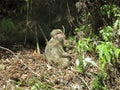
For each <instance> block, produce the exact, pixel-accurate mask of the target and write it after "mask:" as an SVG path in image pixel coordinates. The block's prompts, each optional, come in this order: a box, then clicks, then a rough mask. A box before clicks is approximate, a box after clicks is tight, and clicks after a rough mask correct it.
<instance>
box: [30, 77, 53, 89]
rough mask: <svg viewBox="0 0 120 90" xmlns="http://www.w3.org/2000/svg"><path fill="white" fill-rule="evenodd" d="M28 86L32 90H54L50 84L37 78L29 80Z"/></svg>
mask: <svg viewBox="0 0 120 90" xmlns="http://www.w3.org/2000/svg"><path fill="white" fill-rule="evenodd" d="M28 85H30V86H31V90H54V89H53V88H52V87H51V86H50V85H49V84H47V83H42V82H41V81H40V80H38V79H37V78H36V77H32V78H30V79H29V80H28Z"/></svg>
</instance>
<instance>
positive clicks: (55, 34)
mask: <svg viewBox="0 0 120 90" xmlns="http://www.w3.org/2000/svg"><path fill="white" fill-rule="evenodd" d="M50 35H51V37H52V38H54V39H57V40H59V41H63V40H64V38H65V35H64V34H63V32H62V30H61V29H53V31H52V32H51V34H50Z"/></svg>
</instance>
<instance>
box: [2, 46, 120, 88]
mask: <svg viewBox="0 0 120 90" xmlns="http://www.w3.org/2000/svg"><path fill="white" fill-rule="evenodd" d="M11 50H12V51H13V52H14V54H15V55H16V56H14V55H12V54H11V53H10V52H9V51H8V50H3V49H0V90H52V89H55V90H91V88H92V86H91V83H92V81H94V79H95V78H94V77H93V76H92V75H91V73H94V74H97V72H98V68H96V67H93V66H89V67H88V68H87V69H86V70H85V72H84V73H79V72H78V71H77V70H76V69H75V65H74V62H75V60H72V63H73V64H71V66H70V67H68V68H66V69H58V68H55V67H52V66H50V65H48V64H47V63H46V60H45V56H44V53H42V54H37V53H36V51H35V50H34V49H30V48H28V49H25V48H19V49H18V48H17V49H11ZM43 52H44V51H43ZM119 70H120V69H119ZM112 71H113V72H114V71H115V69H113V70H112ZM115 73H117V74H115ZM115 73H113V75H112V74H111V75H112V76H111V75H110V78H113V79H110V78H108V79H109V80H108V85H113V87H112V88H116V90H120V89H118V88H119V87H120V72H118V71H116V72H115ZM116 79H117V80H116ZM110 80H113V81H111V83H110ZM36 87H37V88H39V89H34V88H36ZM108 87H110V88H111V86H108ZM13 88H14V89H13ZM15 88H19V89H15ZM50 88H51V89H50ZM111 90H112V89H111ZM113 90H115V89H113Z"/></svg>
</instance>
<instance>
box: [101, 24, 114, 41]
mask: <svg viewBox="0 0 120 90" xmlns="http://www.w3.org/2000/svg"><path fill="white" fill-rule="evenodd" d="M100 34H101V35H102V39H103V40H105V41H109V40H112V39H113V28H112V27H111V26H106V27H104V28H103V29H102V30H101V31H100Z"/></svg>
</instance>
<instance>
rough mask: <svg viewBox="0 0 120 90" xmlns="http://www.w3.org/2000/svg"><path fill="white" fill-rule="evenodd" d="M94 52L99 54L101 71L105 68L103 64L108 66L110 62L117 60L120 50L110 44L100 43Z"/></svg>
mask: <svg viewBox="0 0 120 90" xmlns="http://www.w3.org/2000/svg"><path fill="white" fill-rule="evenodd" d="M96 51H97V52H98V54H99V55H98V56H99V64H100V67H101V68H102V69H103V68H104V67H105V64H107V63H108V64H110V63H111V62H112V60H114V59H116V60H118V56H119V54H120V49H118V48H116V47H115V46H114V45H113V43H112V42H102V41H101V42H100V44H99V45H98V46H97V47H96Z"/></svg>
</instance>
